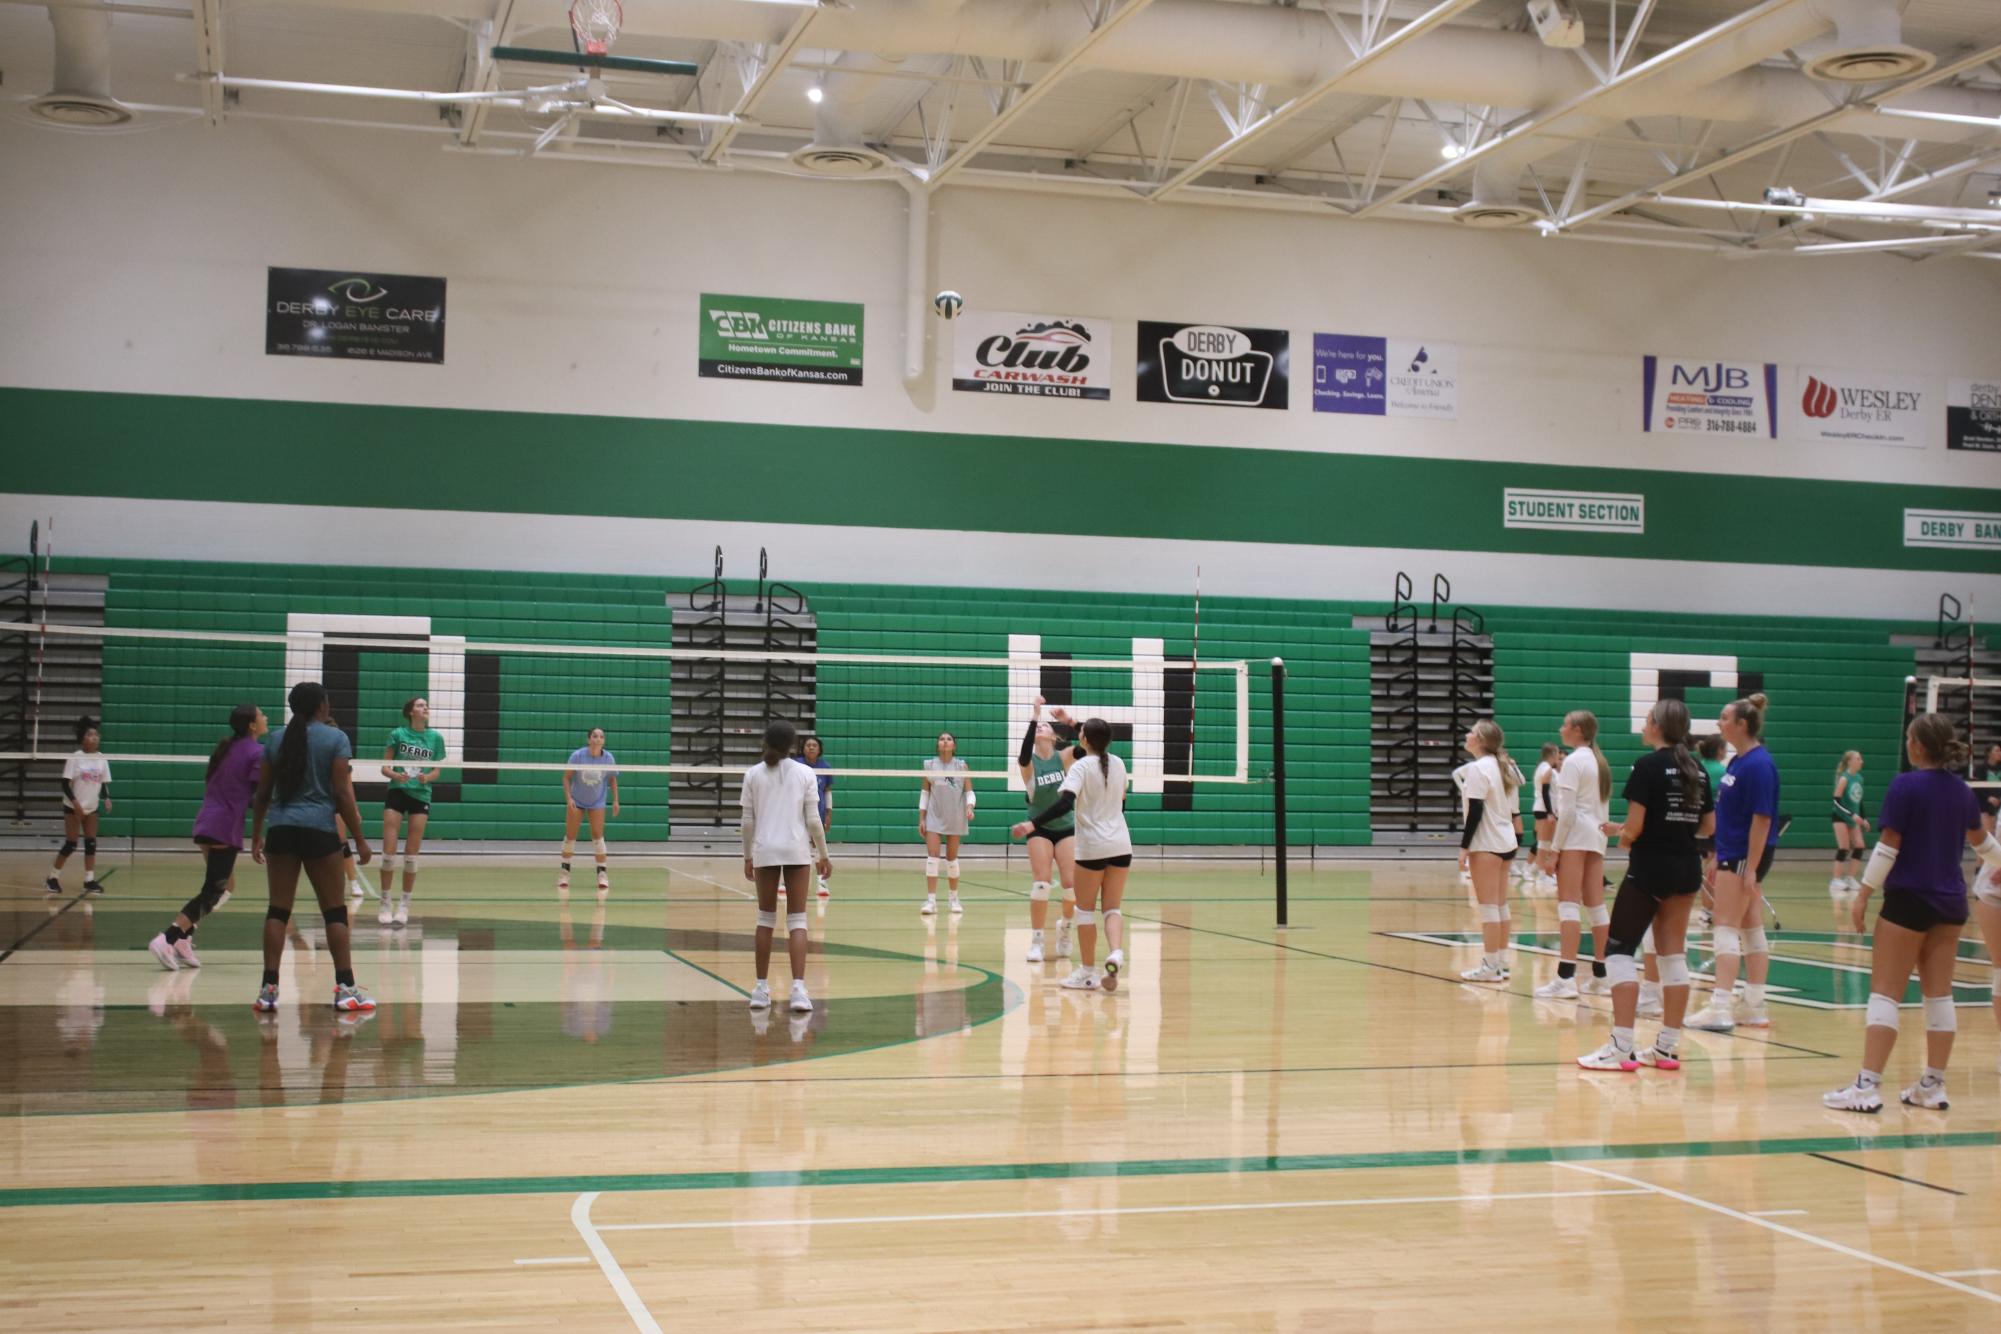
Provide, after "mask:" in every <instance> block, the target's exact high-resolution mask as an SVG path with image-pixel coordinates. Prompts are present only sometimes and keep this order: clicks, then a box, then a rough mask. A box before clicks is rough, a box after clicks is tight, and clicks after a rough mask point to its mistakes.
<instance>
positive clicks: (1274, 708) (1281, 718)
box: [1271, 658, 1286, 926]
mask: <svg viewBox="0 0 2001 1334" xmlns="http://www.w3.org/2000/svg"><path fill="white" fill-rule="evenodd" d="M1271 836H1272V842H1273V843H1274V844H1276V845H1277V846H1276V847H1275V848H1274V849H1273V856H1274V858H1275V862H1274V865H1275V868H1276V870H1277V872H1278V877H1277V879H1278V924H1279V925H1280V926H1284V925H1285V924H1286V905H1285V659H1284V658H1273V659H1272V660H1271Z"/></svg>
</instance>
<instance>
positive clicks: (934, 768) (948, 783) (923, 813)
mask: <svg viewBox="0 0 2001 1334" xmlns="http://www.w3.org/2000/svg"><path fill="white" fill-rule="evenodd" d="M958 752H959V739H958V738H957V737H955V736H953V735H952V734H951V733H950V732H940V733H939V734H938V754H937V755H936V756H935V757H934V758H932V759H928V760H926V761H924V786H923V788H922V789H921V790H920V791H919V792H918V794H917V832H918V833H920V834H922V835H923V836H924V852H925V857H924V907H923V908H922V909H921V910H920V911H922V912H923V913H924V914H925V915H926V916H929V915H931V914H932V913H935V912H937V911H938V850H939V848H940V846H941V845H942V846H943V848H944V850H945V879H946V881H947V884H948V886H949V888H950V889H951V891H952V911H953V912H955V913H961V912H964V911H965V909H964V908H962V907H960V906H959V841H960V840H961V839H963V838H965V836H966V827H967V826H968V825H970V824H972V822H973V810H974V808H975V807H976V806H978V805H979V798H977V797H975V796H974V795H973V785H972V782H971V781H970V780H968V779H966V778H964V777H961V775H962V774H964V773H965V771H966V762H965V761H964V760H962V759H960V758H958Z"/></svg>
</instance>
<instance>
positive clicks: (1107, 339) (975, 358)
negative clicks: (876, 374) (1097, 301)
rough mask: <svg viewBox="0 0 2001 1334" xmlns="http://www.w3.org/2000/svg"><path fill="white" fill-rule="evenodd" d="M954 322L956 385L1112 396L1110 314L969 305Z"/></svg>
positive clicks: (980, 390)
mask: <svg viewBox="0 0 2001 1334" xmlns="http://www.w3.org/2000/svg"><path fill="white" fill-rule="evenodd" d="M954 325H955V327H954V329H953V331H952V388H954V389H957V390H960V391H961V392H964V393H969V394H1021V395H1024V396H1027V397H1031V398H1093V399H1100V400H1103V399H1109V398H1110V397H1111V396H1112V325H1111V321H1109V320H1091V319H1083V318H1079V317H1074V316H1065V315H1022V314H1016V313H1012V312H1008V311H997V310H969V311H966V312H965V313H964V314H962V315H960V316H959V318H958V319H957V320H956V321H954Z"/></svg>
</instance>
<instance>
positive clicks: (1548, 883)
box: [1535, 871, 1556, 894]
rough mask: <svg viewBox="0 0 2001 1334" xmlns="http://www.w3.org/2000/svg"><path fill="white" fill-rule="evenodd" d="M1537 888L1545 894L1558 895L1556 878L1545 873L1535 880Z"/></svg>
mask: <svg viewBox="0 0 2001 1334" xmlns="http://www.w3.org/2000/svg"><path fill="white" fill-rule="evenodd" d="M1535 887H1536V888H1537V889H1539V890H1541V891H1542V892H1543V893H1545V894H1554V893H1556V877H1555V876H1553V875H1551V874H1550V873H1549V872H1547V871H1544V872H1543V873H1542V874H1541V875H1538V876H1537V877H1536V879H1535Z"/></svg>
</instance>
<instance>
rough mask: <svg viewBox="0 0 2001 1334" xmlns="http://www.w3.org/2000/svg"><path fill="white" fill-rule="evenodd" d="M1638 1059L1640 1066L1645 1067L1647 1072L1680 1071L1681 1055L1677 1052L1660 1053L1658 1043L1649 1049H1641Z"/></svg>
mask: <svg viewBox="0 0 2001 1334" xmlns="http://www.w3.org/2000/svg"><path fill="white" fill-rule="evenodd" d="M1639 1058H1640V1064H1641V1065H1644V1066H1646V1067H1647V1069H1649V1070H1679V1069H1681V1053H1680V1052H1678V1051H1662V1050H1661V1047H1660V1044H1659V1043H1658V1042H1657V1043H1655V1044H1654V1045H1653V1046H1651V1047H1646V1048H1642V1049H1641V1051H1640V1052H1639Z"/></svg>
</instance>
